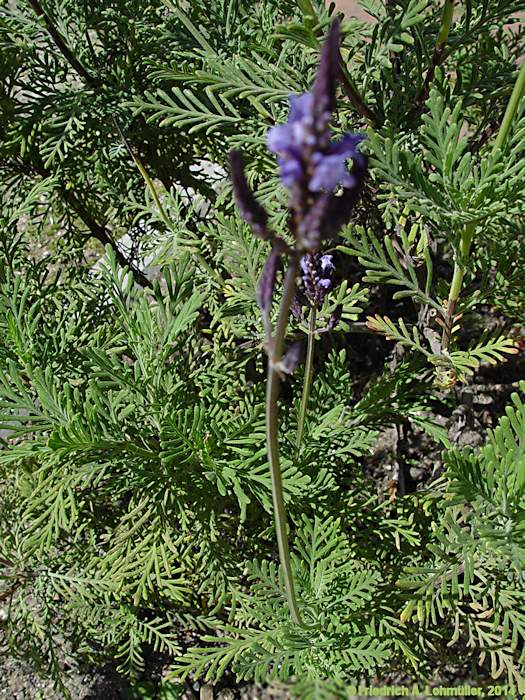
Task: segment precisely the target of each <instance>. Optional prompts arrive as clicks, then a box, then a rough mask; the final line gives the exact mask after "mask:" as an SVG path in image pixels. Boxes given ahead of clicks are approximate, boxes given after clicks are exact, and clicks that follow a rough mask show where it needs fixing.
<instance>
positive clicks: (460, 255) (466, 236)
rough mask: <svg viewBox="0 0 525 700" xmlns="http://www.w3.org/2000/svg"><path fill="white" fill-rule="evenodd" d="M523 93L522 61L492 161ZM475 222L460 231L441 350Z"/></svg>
mask: <svg viewBox="0 0 525 700" xmlns="http://www.w3.org/2000/svg"><path fill="white" fill-rule="evenodd" d="M524 94H525V63H522V65H521V68H520V71H519V73H518V77H517V79H516V83H515V84H514V89H513V90H512V94H511V96H510V99H509V102H508V104H507V109H506V110H505V116H504V117H503V121H502V122H501V126H500V128H499V131H498V136H497V137H496V141H495V142H494V146H493V149H492V158H493V163H495V162H496V161H497V160H498V159H499V157H500V155H501V152H502V151H503V148H504V147H505V144H506V143H507V139H508V136H509V133H510V129H511V126H512V122H513V121H514V117H515V116H516V112H517V111H518V107H519V103H520V100H521V98H522V97H523V95H524ZM483 199H484V193H483V192H482V193H481V194H480V196H479V197H478V200H477V202H476V204H477V206H479V205H480V204H481V203H482V202H483ZM475 227H476V224H475V223H468V224H465V228H464V229H463V232H462V233H461V239H460V243H459V249H458V251H457V252H456V254H455V258H454V274H453V276H452V282H451V284H450V291H449V295H448V301H447V310H446V314H445V322H444V326H443V335H442V338H441V347H442V349H443V350H448V347H449V345H450V337H451V335H452V327H453V325H454V315H455V312H456V307H457V304H458V300H459V296H460V294H461V287H462V285H463V278H464V276H465V270H466V264H467V261H468V257H469V254H470V247H471V245H472V238H473V236H474V231H475Z"/></svg>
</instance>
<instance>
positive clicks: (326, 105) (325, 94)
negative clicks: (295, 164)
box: [312, 21, 341, 130]
mask: <svg viewBox="0 0 525 700" xmlns="http://www.w3.org/2000/svg"><path fill="white" fill-rule="evenodd" d="M340 43H341V31H340V26H339V22H338V21H335V22H332V26H331V27H330V32H329V33H328V37H327V38H326V41H325V44H324V46H323V50H322V52H321V58H320V59H319V68H318V70H317V76H316V78H315V82H314V84H313V88H312V94H313V97H314V103H315V108H314V109H315V113H316V116H317V118H318V119H319V120H320V121H321V123H320V124H319V125H318V126H319V127H320V129H321V130H322V129H323V125H322V120H323V119H326V120H327V121H326V125H325V128H326V126H328V122H329V121H330V118H331V116H332V112H333V111H334V110H335V108H336V101H335V90H336V87H337V80H338V78H339V72H340V68H339V61H340V59H341V56H340V53H339V45H340Z"/></svg>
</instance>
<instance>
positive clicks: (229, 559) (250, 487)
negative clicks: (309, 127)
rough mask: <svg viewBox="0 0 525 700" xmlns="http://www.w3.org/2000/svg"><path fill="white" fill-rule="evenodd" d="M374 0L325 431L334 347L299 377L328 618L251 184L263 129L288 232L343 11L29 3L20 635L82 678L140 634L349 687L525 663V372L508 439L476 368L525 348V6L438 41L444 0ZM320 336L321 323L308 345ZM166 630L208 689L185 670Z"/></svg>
mask: <svg viewBox="0 0 525 700" xmlns="http://www.w3.org/2000/svg"><path fill="white" fill-rule="evenodd" d="M362 4H363V7H364V8H365V9H366V10H367V11H368V12H369V14H370V15H371V16H372V17H373V18H374V22H364V21H358V20H357V19H355V18H347V19H345V21H344V22H343V24H342V34H343V44H342V50H341V53H342V57H343V69H344V83H345V89H344V90H341V92H340V94H339V95H338V103H339V104H338V121H337V123H335V124H334V125H333V130H334V134H335V137H337V136H338V135H339V134H340V133H343V132H345V131H356V130H361V131H366V134H367V136H368V139H367V141H366V142H365V144H364V146H363V149H364V150H365V151H366V153H367V155H368V157H369V164H370V176H369V178H368V180H367V182H366V186H365V191H364V192H363V195H362V198H361V200H360V201H359V202H358V204H357V205H356V207H355V210H354V215H353V219H352V221H351V223H350V224H349V225H348V227H347V228H346V230H345V231H344V232H343V234H342V236H341V237H340V238H338V239H337V240H334V241H329V242H326V245H325V248H326V252H330V253H332V254H333V255H334V262H335V265H336V272H335V276H334V288H333V290H332V291H331V292H330V293H329V294H327V296H326V298H325V301H324V305H323V307H322V308H321V309H320V310H319V313H318V317H317V323H318V331H319V332H318V337H317V341H316V355H315V359H314V374H313V382H312V388H311V395H310V401H309V405H308V410H307V413H306V420H305V425H304V433H303V439H302V441H301V444H297V438H296V434H297V424H298V420H299V413H300V402H301V392H302V387H303V381H304V371H303V368H302V366H301V364H300V365H299V367H298V368H297V369H296V370H295V372H294V373H293V374H292V375H291V376H287V377H286V378H284V379H283V390H282V392H281V399H280V417H279V420H280V445H279V447H280V452H281V464H282V472H283V474H282V475H283V488H284V498H285V501H286V506H287V509H288V512H289V514H290V520H291V526H290V539H291V545H292V559H293V568H294V571H295V578H296V586H297V593H298V599H299V604H300V607H301V613H302V615H303V617H304V620H305V623H306V627H300V626H297V625H294V624H293V623H292V622H291V621H290V617H289V613H288V609H287V605H286V595H285V591H284V580H283V573H282V571H281V570H280V568H279V566H278V564H277V561H278V560H277V552H276V547H275V544H274V526H273V521H272V517H271V514H272V491H271V478H270V472H269V470H268V464H267V456H266V445H265V418H264V397H265V372H266V363H265V360H264V352H263V351H264V347H263V344H264V333H263V326H262V322H261V318H260V313H259V309H258V306H257V300H256V295H257V288H258V285H259V280H260V276H261V272H262V268H263V266H264V262H265V259H266V258H267V255H268V252H269V244H268V242H266V241H263V240H260V239H257V238H255V237H254V236H253V235H252V234H251V232H250V231H249V228H248V226H247V225H246V224H245V223H244V222H243V221H242V220H241V219H240V217H239V215H238V214H237V213H236V212H235V210H234V207H233V203H232V195H231V191H230V188H229V186H228V183H227V168H228V165H227V163H228V152H229V150H230V149H231V148H240V149H241V150H242V151H243V152H244V154H245V156H246V161H247V163H246V171H247V176H248V180H249V182H250V184H251V185H252V186H253V188H254V190H255V192H256V196H257V198H258V200H259V201H261V203H263V204H264V206H265V207H266V208H267V210H268V212H269V214H270V225H271V227H272V229H273V230H274V231H275V232H276V233H277V234H278V235H282V236H283V237H284V238H286V237H287V235H288V233H287V217H288V211H287V209H286V202H287V192H286V190H285V189H284V188H283V187H282V185H281V184H280V182H279V179H278V177H277V172H276V163H275V160H274V158H273V157H272V156H271V155H270V154H269V153H268V151H267V149H266V147H265V140H266V133H267V130H268V128H269V127H270V126H272V125H273V124H277V123H281V122H283V121H284V120H285V119H286V115H287V109H288V107H287V98H288V95H289V94H291V93H299V92H303V91H304V90H307V89H308V87H309V86H310V85H311V79H312V77H313V75H314V71H315V67H316V64H317V60H318V52H319V47H320V45H321V42H322V38H323V36H324V34H325V32H326V29H327V27H328V25H329V23H330V21H331V15H333V12H334V10H333V8H330V9H328V8H326V7H325V4H324V3H321V2H313V3H310V2H305V1H303V0H300V1H299V2H297V3H296V2H292V0H286V1H285V2H282V1H281V0H262V1H260V2H256V3H247V2H242V1H241V0H213V1H212V2H209V3H202V2H197V0H189V1H188V2H184V3H180V2H175V0H149V1H148V2H139V1H138V0H132V1H127V2H124V1H123V0H111V1H110V0H102V1H101V0H97V1H96V2H95V1H93V0H86V1H85V2H82V3H79V2H74V1H73V0H47V2H45V3H44V2H42V10H43V12H44V13H45V16H40V17H38V16H37V13H35V7H38V5H39V3H38V2H29V0H17V2H13V3H4V4H3V5H2V7H1V8H0V142H1V143H0V192H1V196H2V212H1V215H0V447H1V451H0V486H1V488H0V603H1V604H2V607H3V608H4V609H6V610H7V614H8V619H7V620H6V622H5V625H3V633H4V637H5V647H6V649H7V650H8V651H9V653H11V654H13V655H17V656H20V657H24V658H29V659H30V660H31V663H32V665H33V666H34V667H35V668H37V669H39V670H40V671H41V672H42V673H51V674H52V676H53V677H54V679H55V682H56V684H57V687H58V688H59V690H60V692H61V693H62V694H63V695H64V696H67V692H68V691H67V687H66V686H67V683H66V680H65V677H64V672H63V667H64V665H65V663H67V661H68V659H69V658H71V659H73V660H75V661H85V662H88V663H96V664H102V663H105V662H106V661H108V660H109V661H111V662H112V663H113V664H114V665H115V666H116V667H117V668H118V669H119V672H121V673H123V674H126V675H127V676H128V677H130V678H131V679H133V681H134V688H133V691H132V696H133V697H153V695H154V694H155V693H157V695H156V696H158V697H165V698H172V697H173V698H175V697H179V696H180V695H181V693H182V690H183V683H184V682H185V679H187V680H190V679H191V680H192V681H193V680H199V679H200V680H202V679H203V678H204V679H207V680H208V681H212V682H215V681H219V679H220V678H221V677H223V676H224V675H225V674H226V673H227V672H228V673H230V672H232V673H234V674H235V677H236V678H237V679H238V680H239V681H241V680H258V681H261V682H265V681H268V680H271V679H277V680H279V681H280V682H283V683H286V684H290V686H291V687H292V690H291V691H290V692H292V693H293V694H295V695H296V696H297V697H301V698H304V699H305V700H306V699H308V698H315V700H322V698H334V697H343V698H344V697H347V692H346V690H345V688H346V687H347V685H348V684H349V683H352V682H354V681H355V679H356V678H360V679H363V681H364V682H370V680H371V679H372V677H373V676H374V675H375V676H377V677H382V676H383V675H385V676H386V675H387V674H389V673H392V672H393V671H395V672H396V673H405V674H406V675H407V676H410V677H414V678H415V679H419V680H420V679H422V678H428V677H430V676H431V674H432V673H433V672H434V670H435V669H438V670H439V669H442V668H443V667H444V666H445V665H453V666H454V665H455V664H460V663H463V662H465V661H466V660H468V659H474V660H475V662H476V664H477V667H478V670H479V673H480V674H481V675H482V676H483V677H484V678H488V677H489V676H490V677H493V678H501V679H504V682H509V683H510V684H511V685H513V686H514V687H516V688H520V689H521V688H522V686H523V677H524V675H525V660H524V657H523V647H524V644H525V618H524V615H523V612H522V611H523V602H524V595H525V590H524V587H523V583H524V582H523V573H522V572H523V566H524V563H525V562H524V552H525V543H524V540H523V534H524V530H523V524H524V518H523V515H524V512H525V511H524V507H525V504H524V500H523V499H524V493H525V477H524V475H525V462H524V454H525V453H524V449H525V448H524V446H525V409H524V404H523V398H522V394H523V392H524V391H525V386H523V385H520V391H519V393H516V394H513V395H512V397H511V399H510V403H509V406H508V407H507V409H506V410H505V415H504V416H503V417H501V418H500V420H499V423H498V425H497V427H496V428H495V429H494V430H489V431H488V433H487V439H486V442H485V445H484V447H481V448H479V449H476V450H473V449H468V448H467V449H463V450H460V449H458V448H456V447H454V445H453V443H454V440H455V439H456V438H457V435H456V434H454V432H453V431H450V433H449V430H448V428H449V427H450V425H451V421H450V419H449V417H450V414H451V413H453V409H454V404H455V401H456V399H457V395H456V394H455V393H454V391H451V389H453V387H454V386H455V385H457V384H460V383H463V384H467V385H468V384H469V383H481V382H484V381H488V380H487V376H489V377H490V374H488V373H487V372H486V370H487V366H489V365H497V366H499V365H500V364H501V363H502V362H503V361H505V359H510V360H512V359H514V360H515V359H516V358H513V357H512V356H514V355H517V353H518V351H519V349H520V346H521V344H522V343H521V340H520V336H521V334H522V327H521V326H522V321H523V308H524V303H525V297H524V289H525V286H524V285H523V266H524V263H525V259H524V253H523V251H524V250H525V246H524V245H523V243H524V226H523V221H524V217H523V214H524V209H525V207H524V203H525V200H524V196H523V180H524V177H525V152H524V145H523V144H524V143H525V141H524V138H523V137H524V134H525V121H524V111H523V109H524V108H523V104H521V105H520V106H519V107H518V109H517V111H516V115H515V118H514V120H513V123H512V125H511V128H510V130H509V133H508V138H507V139H506V141H505V142H504V144H503V148H502V149H500V150H496V149H495V148H494V143H495V138H496V134H497V133H498V128H499V127H500V124H501V117H502V115H503V113H504V110H505V108H506V105H507V103H508V100H509V96H510V94H511V91H512V88H513V85H514V82H515V79H516V75H517V66H518V65H519V59H520V58H521V57H522V52H523V30H522V29H520V28H518V27H517V26H514V28H513V32H509V30H508V26H507V25H509V24H513V23H514V24H515V21H514V20H515V19H516V17H517V13H519V12H522V11H523V10H524V9H525V3H524V2H523V1H522V0H504V1H501V0H497V1H496V0H468V1H467V2H465V3H460V4H456V11H455V16H454V19H453V23H452V25H451V27H450V32H449V35H448V39H447V42H446V44H445V46H444V47H443V51H442V53H441V54H440V55H439V56H438V58H437V59H435V49H436V40H437V37H438V34H439V32H440V29H441V21H442V10H443V7H442V3H441V2H437V1H435V0H396V1H395V2H390V3H382V2H376V0H367V1H366V2H363V3H362ZM506 27H507V28H506ZM434 63H436V64H439V65H435V66H434ZM434 68H435V70H434ZM427 82H428V85H427ZM427 88H428V89H427ZM356 95H357V96H358V97H357V98H356ZM363 105H365V108H364V107H363ZM465 231H467V233H468V235H469V236H471V245H470V246H466V247H465ZM89 239H95V241H96V243H95V245H93V242H92V241H91V242H90V243H88V240H89ZM103 249H105V251H106V254H105V256H103ZM101 256H102V257H101ZM100 257H101V259H98V258H100ZM97 260H98V261H97ZM96 261H97V262H96ZM139 268H141V269H139ZM458 268H459V269H460V270H461V272H462V280H461V282H462V284H461V285H460V287H461V289H460V293H459V296H458V297H457V299H456V300H455V301H454V303H453V304H452V305H449V301H450V295H451V291H452V287H453V282H452V281H453V275H454V274H455V272H456V270H457V269H458ZM141 270H142V271H141ZM281 282H282V271H279V272H278V275H277V292H276V295H275V296H276V298H275V300H274V301H275V303H274V304H273V307H272V309H271V314H272V316H273V320H275V317H276V315H277V311H278V304H277V302H278V299H279V289H280V287H281ZM334 315H335V316H339V322H338V324H337V326H336V327H335V328H333V329H331V330H330V332H328V329H329V327H330V324H331V319H332V318H333V317H334ZM363 315H364V316H365V318H366V317H368V323H367V324H366V323H364V322H363ZM480 327H481V330H480ZM307 333H308V325H307V322H306V321H305V319H296V318H295V319H293V320H292V321H291V322H290V326H289V329H288V336H287V343H288V342H289V343H291V342H293V341H299V342H302V341H304V340H305V337H306V334H307ZM385 340H392V341H394V343H395V344H394V343H393V344H390V343H388V342H385ZM518 359H519V358H518ZM516 366H517V368H518V371H519V367H520V365H519V364H517V365H516ZM483 372H485V374H482V373H483ZM509 372H510V370H509ZM499 381H500V379H499V378H498V382H499ZM506 381H507V379H506V375H502V378H501V382H502V383H504V382H506ZM509 381H512V379H509ZM392 433H395V435H396V436H397V437H396V443H395V445H394V446H393V447H387V448H384V447H382V445H384V443H385V436H388V435H389V434H392ZM407 434H408V435H416V437H417V440H418V442H417V450H418V451H417V452H416V454H415V455H414V453H413V452H410V450H409V447H410V446H409V445H407V442H408V440H407V439H406V435H407ZM421 436H422V437H421ZM382 450H384V451H385V452H386V453H387V454H386V456H385V454H383V453H382ZM410 460H412V462H411V461H410ZM414 463H417V465H419V466H420V467H421V469H422V470H427V471H430V468H429V464H432V465H433V466H436V467H437V468H436V469H435V471H434V475H435V477H436V478H435V479H434V478H433V477H431V476H430V475H429V474H427V475H426V477H425V479H424V481H423V482H422V483H420V485H419V489H418V490H417V491H411V490H410V489H408V490H407V488H405V487H404V486H403V485H402V483H401V476H399V478H397V480H396V474H395V469H398V470H399V471H400V472H402V471H403V469H404V468H405V469H406V468H407V467H408V466H409V465H410V464H414ZM443 463H444V465H445V466H444V472H443V473H440V471H439V467H440V465H441V464H443ZM386 466H389V467H391V468H392V469H391V471H389V472H388V473H386V469H385V467H386ZM451 630H452V636H451ZM152 658H153V659H158V658H160V659H163V660H165V661H166V663H167V664H170V665H171V676H172V678H173V679H174V680H175V683H174V684H169V683H163V684H162V685H161V686H160V687H159V688H154V687H153V685H152V684H151V679H150V678H148V673H149V668H148V664H149V660H151V659H152Z"/></svg>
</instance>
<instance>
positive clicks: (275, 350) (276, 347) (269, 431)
mask: <svg viewBox="0 0 525 700" xmlns="http://www.w3.org/2000/svg"><path fill="white" fill-rule="evenodd" d="M298 267H299V260H298V257H297V255H295V256H294V257H292V259H291V261H290V264H289V266H288V270H287V272H286V276H285V280H284V290H283V298H282V300H281V306H280V309H279V316H278V319H277V326H276V329H275V335H274V337H273V338H272V340H271V347H270V348H269V357H268V383H267V389H266V442H267V446H268V461H269V463H270V473H271V477H272V498H273V511H274V519H275V533H276V536H277V545H278V547H279V558H280V561H281V566H282V570H283V574H284V585H285V589H286V597H287V599H288V607H289V609H290V616H291V618H292V620H293V622H295V623H296V624H297V625H301V626H303V621H302V619H301V615H300V613H299V607H298V604H297V598H296V595H295V584H294V578H293V571H292V563H291V560H290V547H289V544H288V531H287V525H288V523H287V516H286V508H285V505H284V497H283V482H282V475H281V467H280V463H279V410H278V404H277V401H278V398H279V388H280V384H281V380H280V375H279V362H280V361H281V358H282V354H283V348H284V337H285V333H286V328H287V326H288V318H289V315H290V306H291V304H292V300H293V296H294V294H295V279H296V277H297V272H298Z"/></svg>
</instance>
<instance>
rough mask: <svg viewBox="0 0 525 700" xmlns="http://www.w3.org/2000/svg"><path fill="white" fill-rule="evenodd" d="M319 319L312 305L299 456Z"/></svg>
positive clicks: (298, 443)
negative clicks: (316, 326)
mask: <svg viewBox="0 0 525 700" xmlns="http://www.w3.org/2000/svg"><path fill="white" fill-rule="evenodd" d="M316 321H317V309H316V307H315V306H312V307H311V309H310V316H309V319H308V347H307V350H306V364H305V368H304V383H303V393H302V396H301V407H300V409H299V422H298V424H297V437H296V440H295V450H296V456H299V452H300V450H301V441H302V439H303V433H304V422H305V418H306V409H307V408H308V399H309V398H310V388H311V386H312V373H313V364H314V347H315V325H316Z"/></svg>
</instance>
